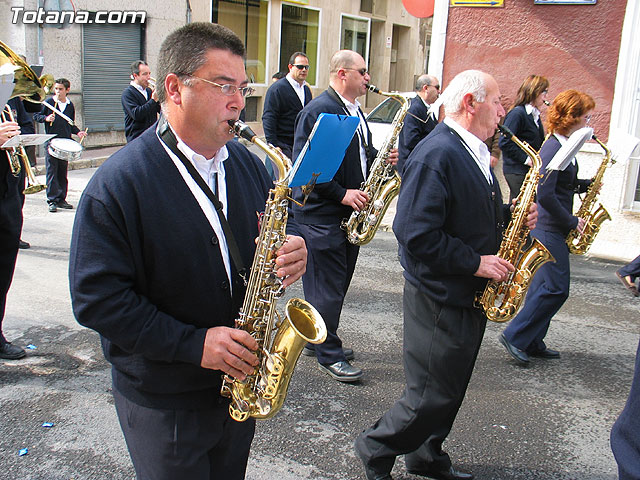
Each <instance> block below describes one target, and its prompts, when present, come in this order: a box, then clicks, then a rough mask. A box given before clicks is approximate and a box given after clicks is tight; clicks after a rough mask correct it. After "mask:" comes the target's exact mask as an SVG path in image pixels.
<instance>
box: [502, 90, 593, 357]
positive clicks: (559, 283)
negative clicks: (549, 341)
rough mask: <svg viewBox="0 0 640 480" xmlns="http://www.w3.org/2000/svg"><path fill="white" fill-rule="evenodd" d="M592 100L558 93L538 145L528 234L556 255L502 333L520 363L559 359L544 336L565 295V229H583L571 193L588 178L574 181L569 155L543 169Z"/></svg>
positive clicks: (585, 120) (573, 162) (578, 125)
mask: <svg viewBox="0 0 640 480" xmlns="http://www.w3.org/2000/svg"><path fill="white" fill-rule="evenodd" d="M594 107H595V102H594V101H593V98H591V96H589V95H587V94H585V93H581V92H578V91H577V90H566V91H564V92H562V93H560V94H559V95H558V96H557V97H556V98H555V100H554V101H553V104H552V105H551V107H550V108H549V113H548V119H547V128H548V129H549V132H550V133H551V136H550V137H549V139H548V140H547V141H546V142H545V143H544V145H543V146H542V148H541V149H540V158H541V159H542V169H541V173H542V178H541V179H540V183H539V184H538V197H537V203H538V223H537V224H536V228H535V229H534V230H532V232H531V235H532V236H533V237H535V238H537V239H538V240H540V242H542V243H543V244H544V246H545V247H547V248H548V249H549V251H550V252H551V254H552V255H553V256H554V258H555V260H556V261H555V262H547V263H545V264H544V265H543V266H541V267H540V269H539V270H538V272H537V273H536V275H535V277H533V280H532V281H531V285H530V287H529V290H528V293H527V298H526V301H525V305H524V307H523V308H522V310H521V311H520V313H518V315H516V317H515V318H514V319H513V320H512V321H511V323H510V324H509V326H508V327H507V328H506V329H505V330H504V332H503V333H502V335H500V342H501V343H502V344H503V345H504V346H505V348H506V349H507V351H508V352H509V353H510V354H511V356H513V358H515V359H516V360H517V361H518V362H519V363H522V364H526V363H528V362H529V356H533V357H541V358H558V357H560V353H559V352H557V351H556V350H552V349H550V348H547V346H546V345H545V343H544V340H543V339H544V337H545V335H546V334H547V330H548V329H549V324H550V322H551V318H552V317H553V316H554V315H555V314H556V312H557V311H558V310H560V307H562V305H563V304H564V302H565V301H566V300H567V298H568V297H569V273H570V272H569V248H568V246H567V244H566V242H565V240H566V237H567V234H568V233H569V231H571V230H573V229H574V228H577V229H578V230H579V231H580V232H582V230H583V228H584V223H585V220H584V219H583V218H578V217H576V216H574V215H573V196H574V194H576V193H583V192H585V191H586V190H587V188H588V186H589V184H590V183H591V180H578V163H577V162H576V159H575V158H573V159H572V160H571V162H569V164H568V165H567V166H566V167H565V168H564V170H549V171H546V168H547V165H549V162H550V161H551V159H552V158H553V156H554V155H555V154H556V152H557V151H558V150H560V147H561V146H562V145H563V144H564V143H565V142H566V141H567V140H568V137H569V136H571V134H572V133H573V132H575V131H576V130H578V129H580V128H582V127H584V126H586V124H587V123H588V122H589V119H590V118H591V111H592V110H593V109H594Z"/></svg>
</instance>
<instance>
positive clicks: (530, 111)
mask: <svg viewBox="0 0 640 480" xmlns="http://www.w3.org/2000/svg"><path fill="white" fill-rule="evenodd" d="M524 109H525V111H526V112H527V115H533V121H534V122H536V125H538V119H539V118H540V110H538V109H537V108H536V107H534V106H533V105H531V104H530V103H527V104H526V105H525V106H524Z"/></svg>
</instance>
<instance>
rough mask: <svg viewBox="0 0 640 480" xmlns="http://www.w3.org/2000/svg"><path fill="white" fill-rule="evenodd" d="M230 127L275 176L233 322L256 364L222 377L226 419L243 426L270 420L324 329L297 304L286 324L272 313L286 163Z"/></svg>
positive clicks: (278, 283) (244, 128) (243, 129)
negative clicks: (247, 339)
mask: <svg viewBox="0 0 640 480" xmlns="http://www.w3.org/2000/svg"><path fill="white" fill-rule="evenodd" d="M229 125H230V126H231V127H232V130H233V132H234V133H235V134H236V135H237V136H239V137H243V138H245V139H247V140H249V141H251V142H252V143H253V144H255V145H256V146H258V147H259V148H260V149H261V150H263V151H264V152H265V153H266V154H267V155H268V156H269V158H270V159H271V160H272V161H273V163H274V165H275V167H276V168H277V170H278V180H277V181H276V182H275V184H274V188H273V189H271V190H270V191H269V197H268V199H267V203H266V205H265V210H264V214H263V216H262V220H261V222H260V235H259V237H258V242H257V246H256V252H255V255H254V257H253V264H252V265H251V274H250V277H249V282H248V284H247V292H246V294H245V297H244V303H243V304H242V308H241V310H240V313H239V316H238V318H237V319H236V322H235V327H236V328H240V329H242V330H245V331H246V332H248V333H249V334H250V335H251V336H252V337H253V338H254V339H255V340H256V342H258V351H257V352H256V355H257V356H258V360H259V361H260V363H259V364H258V366H257V367H256V370H255V371H254V373H253V374H251V375H248V376H247V377H246V378H245V379H244V380H238V379H236V378H233V377H231V376H229V375H223V382H222V389H221V391H220V393H221V395H222V396H224V397H228V398H230V399H231V403H230V404H229V414H230V415H231V418H233V419H234V420H236V421H238V422H243V421H245V420H247V419H248V418H249V417H254V418H257V419H267V418H271V417H273V416H274V415H275V414H276V413H277V412H278V411H279V410H280V408H281V407H282V405H283V403H284V400H285V398H286V396H287V389H288V388H289V381H290V380H291V375H292V374H293V370H294V368H295V366H296V362H297V361H298V358H299V357H300V353H301V352H302V348H303V347H304V346H305V344H306V343H307V342H309V343H322V342H324V340H325V339H326V337H327V328H326V326H325V324H324V320H323V319H322V316H321V315H320V314H319V313H318V311H317V310H316V309H315V308H314V307H313V306H312V305H311V304H309V303H307V302H306V301H304V300H302V299H299V298H292V299H291V300H289V301H288V302H287V304H286V306H285V312H286V315H285V318H280V316H279V315H278V313H277V311H276V299H277V298H279V297H281V296H282V294H283V293H284V287H283V286H282V280H281V279H280V278H278V276H277V275H276V271H277V269H278V267H277V266H276V252H277V251H278V249H279V248H280V247H282V245H283V244H284V243H285V241H286V232H285V230H286V226H287V217H288V215H287V210H288V206H289V200H290V197H289V195H290V188H289V187H288V186H287V178H286V177H287V173H288V171H289V170H290V168H291V167H290V161H289V158H288V157H286V156H285V155H284V154H282V152H280V151H279V150H276V149H275V148H273V147H271V146H270V145H268V144H267V143H266V142H264V141H262V140H261V139H259V138H258V137H257V136H256V134H255V133H254V132H253V131H252V130H251V129H250V128H249V126H248V125H246V124H245V123H243V122H241V121H236V122H233V121H230V122H229Z"/></svg>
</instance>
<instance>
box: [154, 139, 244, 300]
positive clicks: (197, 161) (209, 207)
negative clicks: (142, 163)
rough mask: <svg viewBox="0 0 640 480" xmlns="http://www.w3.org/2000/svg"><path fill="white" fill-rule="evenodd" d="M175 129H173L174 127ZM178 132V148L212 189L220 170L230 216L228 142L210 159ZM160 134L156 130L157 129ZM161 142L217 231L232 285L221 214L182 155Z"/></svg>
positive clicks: (222, 194) (221, 194) (224, 208)
mask: <svg viewBox="0 0 640 480" xmlns="http://www.w3.org/2000/svg"><path fill="white" fill-rule="evenodd" d="M171 130H172V131H173V129H171ZM173 133H174V134H175V135H176V140H177V141H178V149H179V150H180V151H181V152H182V153H183V154H184V156H185V157H187V159H188V160H189V161H190V162H191V163H192V164H193V166H194V167H195V168H196V170H197V171H198V173H199V174H200V176H201V177H202V179H203V180H204V181H205V182H206V183H207V185H209V188H211V191H212V192H214V193H215V192H216V181H215V178H216V173H217V174H218V175H217V177H218V180H217V187H218V193H217V195H216V196H217V197H218V200H220V203H222V212H223V213H224V215H225V217H226V216H227V211H228V206H227V183H226V181H225V170H224V161H225V160H226V159H227V158H229V152H228V150H227V147H226V146H223V147H222V148H221V149H220V150H218V151H217V152H216V154H215V155H214V157H213V158H211V159H207V158H205V157H203V156H202V155H200V154H198V153H196V152H194V151H193V150H192V149H191V148H189V146H188V145H187V144H186V143H184V142H183V141H182V140H181V139H180V137H179V136H178V135H177V134H176V133H175V131H174V132H173ZM156 135H157V133H156ZM160 143H161V144H162V146H163V147H164V149H165V150H166V152H167V153H168V154H169V157H171V160H172V161H173V163H174V165H175V166H176V168H177V169H178V171H179V172H180V175H181V176H182V178H183V180H184V182H185V183H186V184H187V187H189V190H191V193H192V194H193V196H194V197H195V199H196V201H197V202H198V205H200V208H201V209H202V212H203V213H204V214H205V216H206V217H207V220H209V223H210V224H211V228H213V231H214V232H215V233H216V236H217V237H218V246H219V247H220V254H221V255H222V260H223V262H224V268H225V270H226V271H227V278H228V279H229V286H230V288H231V287H232V285H233V282H232V281H231V260H230V257H229V246H228V245H227V239H226V237H225V236H224V231H223V230H222V225H221V224H220V218H218V214H217V213H216V209H215V207H214V206H213V203H211V200H209V197H207V195H206V194H205V193H204V192H203V191H202V189H201V188H200V187H199V186H198V184H197V183H196V181H195V180H194V179H193V177H191V175H190V174H189V171H188V170H187V167H185V166H184V164H183V163H182V162H181V161H180V159H179V158H178V157H177V156H176V155H175V154H174V153H173V152H172V151H171V150H170V149H169V147H168V146H167V145H166V144H165V143H164V142H163V141H162V140H160Z"/></svg>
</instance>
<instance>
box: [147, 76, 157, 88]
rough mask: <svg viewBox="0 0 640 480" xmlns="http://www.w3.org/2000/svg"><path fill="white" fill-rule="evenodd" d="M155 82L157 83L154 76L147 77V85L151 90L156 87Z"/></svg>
mask: <svg viewBox="0 0 640 480" xmlns="http://www.w3.org/2000/svg"><path fill="white" fill-rule="evenodd" d="M156 83H157V82H156V79H155V78H153V77H149V84H148V85H149V88H150V89H151V90H155V89H156Z"/></svg>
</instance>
